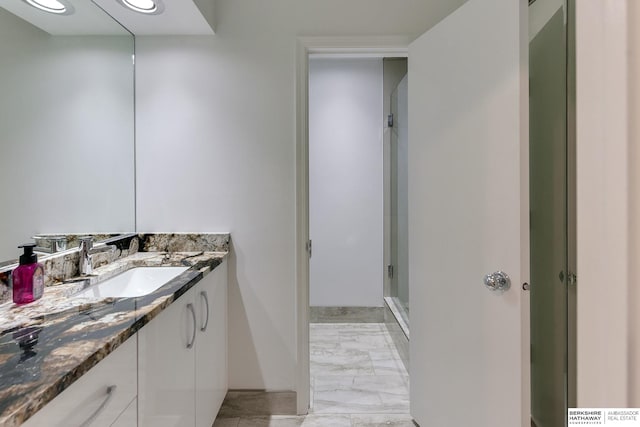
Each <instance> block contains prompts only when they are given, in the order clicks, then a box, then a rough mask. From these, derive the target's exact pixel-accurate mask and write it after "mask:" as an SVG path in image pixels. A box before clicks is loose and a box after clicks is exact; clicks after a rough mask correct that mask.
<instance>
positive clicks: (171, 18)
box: [14, 0, 213, 36]
mask: <svg viewBox="0 0 640 427" xmlns="http://www.w3.org/2000/svg"><path fill="white" fill-rule="evenodd" d="M14 1H15V0H14ZM94 1H95V3H97V4H98V5H100V7H102V8H103V9H104V10H105V11H107V13H109V14H110V15H111V16H113V17H114V18H115V19H116V20H117V21H118V22H120V23H121V24H122V25H124V26H125V27H127V28H128V29H129V30H131V32H132V33H133V34H135V35H136V36H145V35H165V34H167V35H170V34H173V35H211V34H213V29H212V26H210V25H209V22H207V19H205V17H204V16H203V14H202V13H201V12H200V9H199V8H198V6H196V4H195V3H194V2H193V0H163V3H164V11H163V12H162V13H161V14H159V15H145V14H142V13H137V12H133V11H131V10H129V9H127V8H126V7H124V6H122V5H121V4H120V3H118V2H117V1H116V0H94ZM202 3H204V4H205V6H204V7H205V8H207V6H208V5H211V7H210V8H208V9H209V10H210V11H211V12H212V6H213V0H203V1H202ZM210 21H213V17H212V16H211V19H210Z"/></svg>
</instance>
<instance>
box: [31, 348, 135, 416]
mask: <svg viewBox="0 0 640 427" xmlns="http://www.w3.org/2000/svg"><path fill="white" fill-rule="evenodd" d="M136 361H137V336H133V337H131V338H129V339H128V340H127V341H126V342H125V343H123V344H122V345H121V346H120V347H118V348H117V349H116V350H115V351H113V353H111V354H109V355H108V356H107V357H105V358H104V360H102V361H101V362H99V363H98V364H97V365H96V366H94V367H93V368H91V370H89V372H87V373H85V374H84V375H83V376H82V377H80V378H79V379H78V380H77V381H76V382H74V383H73V384H72V385H71V386H70V387H69V388H67V389H66V390H65V391H63V392H62V393H61V394H60V395H59V396H57V397H56V398H55V399H53V400H52V401H51V402H49V403H48V404H47V405H46V406H45V407H44V408H42V409H41V410H40V411H38V412H37V413H36V414H35V415H34V416H33V417H31V418H30V419H29V420H27V422H25V423H24V424H23V427H75V426H78V427H79V426H82V425H87V426H91V427H103V426H104V427H109V426H111V425H112V424H113V423H114V421H115V420H116V419H117V418H118V416H119V415H120V414H121V413H122V412H123V411H124V410H125V409H126V408H127V406H129V404H130V403H131V401H132V400H133V399H134V398H135V397H136V393H137V371H136V370H137V363H136ZM108 390H110V392H109V391H108ZM92 418H93V421H92V422H91V423H89V424H83V423H85V422H86V421H87V420H90V419H92Z"/></svg>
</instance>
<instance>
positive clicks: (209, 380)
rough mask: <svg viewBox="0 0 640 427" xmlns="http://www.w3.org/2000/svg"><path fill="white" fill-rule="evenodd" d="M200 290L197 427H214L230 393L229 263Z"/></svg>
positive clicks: (212, 274)
mask: <svg viewBox="0 0 640 427" xmlns="http://www.w3.org/2000/svg"><path fill="white" fill-rule="evenodd" d="M199 285H200V286H198V287H197V290H196V292H197V294H196V295H195V297H196V306H197V307H198V314H199V316H198V317H199V325H198V340H197V343H196V376H195V381H196V427H211V425H212V424H213V421H214V420H215V418H216V415H217V413H218V410H219V409H220V406H221V405H222V401H223V400H224V397H225V395H226V394H227V262H226V261H223V263H222V264H221V265H219V266H217V267H216V268H215V269H214V270H213V271H212V272H211V273H209V274H208V275H207V276H206V277H205V278H204V279H203V280H202V281H201V282H200V284H199Z"/></svg>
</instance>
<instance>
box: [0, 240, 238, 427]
mask: <svg viewBox="0 0 640 427" xmlns="http://www.w3.org/2000/svg"><path fill="white" fill-rule="evenodd" d="M135 238H136V239H138V241H139V242H140V243H139V250H137V249H136V250H134V251H133V253H126V256H124V257H120V258H117V259H114V260H113V261H112V262H109V263H107V264H105V265H103V266H101V267H98V268H95V269H94V270H93V273H94V275H93V276H91V277H89V278H84V279H83V278H75V277H71V278H68V279H67V280H65V281H62V282H60V283H57V282H56V283H50V284H49V285H48V286H47V287H46V288H45V295H44V297H43V298H42V299H41V300H38V301H36V302H34V303H31V304H27V305H24V306H15V305H14V304H13V303H12V302H5V303H3V304H0V331H1V332H0V425H2V426H7V427H10V426H19V425H23V426H27V427H33V426H47V427H52V426H65V427H67V426H76V425H77V426H85V425H91V426H126V427H130V426H136V425H139V426H162V425H167V426H168V425H171V426H177V425H179V426H211V425H212V424H213V421H214V419H215V417H216V414H217V411H218V409H219V408H220V405H221V404H222V400H223V399H224V396H225V394H226V391H227V260H226V257H227V254H228V242H229V235H228V234H202V235H188V234H183V235H180V234H171V235H169V234H163V235H161V234H157V235H138V236H137V237H135ZM73 251H74V250H72V251H71V252H73ZM76 252H77V250H76ZM69 255H70V254H69V253H61V254H60V255H58V257H59V258H60V259H61V260H62V262H63V263H64V259H65V258H64V257H69ZM48 261H51V260H48ZM168 266H169V267H174V268H175V267H186V269H183V270H175V271H176V273H175V277H174V278H172V279H169V280H168V281H166V283H162V284H161V285H160V286H159V287H158V288H157V289H155V290H153V289H151V288H148V289H151V290H142V291H139V292H138V294H136V295H138V296H128V297H118V296H116V297H113V296H108V297H102V296H96V295H93V294H92V292H87V290H92V289H94V288H96V287H101V286H103V287H104V286H112V283H115V281H116V280H119V277H115V276H117V275H118V274H120V273H122V272H124V271H131V269H132V268H139V267H144V268H148V267H153V269H156V268H157V269H158V270H161V269H163V268H165V267H168ZM63 270H64V268H63ZM167 270H168V269H167ZM161 280H166V279H161ZM118 292H119V291H118ZM140 292H142V293H143V294H140ZM145 292H147V293H145Z"/></svg>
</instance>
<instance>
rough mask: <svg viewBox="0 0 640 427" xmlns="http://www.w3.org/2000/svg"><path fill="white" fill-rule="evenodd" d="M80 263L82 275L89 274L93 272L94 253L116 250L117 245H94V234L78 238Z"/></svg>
mask: <svg viewBox="0 0 640 427" xmlns="http://www.w3.org/2000/svg"><path fill="white" fill-rule="evenodd" d="M78 241H79V245H80V248H79V252H80V263H79V264H78V271H79V272H80V275H81V276H87V275H89V274H92V273H93V263H92V260H93V257H92V255H93V254H95V253H98V252H107V251H114V250H115V249H116V247H115V246H111V245H106V244H101V245H100V246H97V247H94V246H93V236H83V237H80V238H78Z"/></svg>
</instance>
